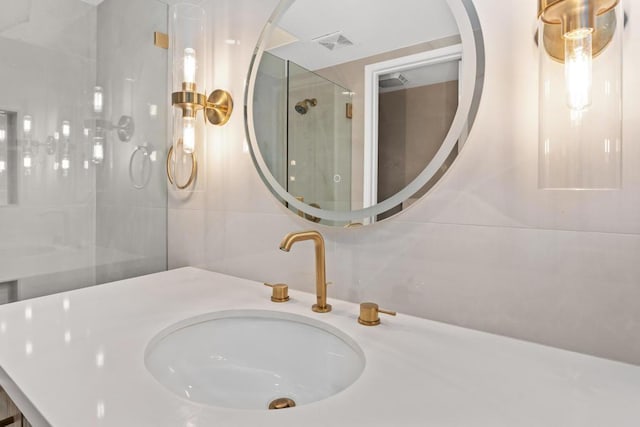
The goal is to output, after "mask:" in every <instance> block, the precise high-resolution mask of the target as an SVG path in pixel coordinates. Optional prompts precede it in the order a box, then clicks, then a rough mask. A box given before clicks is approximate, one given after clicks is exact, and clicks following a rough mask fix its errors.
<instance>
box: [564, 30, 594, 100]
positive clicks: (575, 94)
mask: <svg viewBox="0 0 640 427" xmlns="http://www.w3.org/2000/svg"><path fill="white" fill-rule="evenodd" d="M592 32H593V30H591V29H590V28H581V29H579V30H575V31H571V32H569V33H567V34H565V35H564V52H565V54H564V55H565V56H564V78H565V85H566V91H567V104H568V105H569V107H570V108H571V109H572V110H574V111H581V110H584V109H585V108H587V107H588V106H589V105H591V86H592V81H593V56H592V43H593V42H592Z"/></svg>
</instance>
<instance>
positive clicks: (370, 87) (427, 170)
mask: <svg viewBox="0 0 640 427" xmlns="http://www.w3.org/2000/svg"><path fill="white" fill-rule="evenodd" d="M483 75H484V48H483V41H482V33H481V30H480V26H479V22H478V17H477V15H476V12H475V9H474V7H473V3H472V1H471V0H430V1H421V0H395V1H393V2H389V1H387V0H282V1H281V2H280V4H279V5H278V7H277V8H276V10H275V12H274V13H273V15H272V16H271V18H270V20H269V22H267V25H266V26H265V29H264V31H263V33H262V36H261V38H260V41H259V43H258V46H257V48H256V52H255V55H254V58H253V61H252V64H251V68H250V71H249V79H248V83H247V90H246V98H245V111H246V127H247V129H246V130H247V135H248V138H249V140H250V147H251V154H252V158H253V161H254V163H255V165H256V167H257V169H258V172H259V174H260V176H261V178H262V179H263V181H264V182H265V184H266V185H267V186H268V187H269V189H270V190H271V192H272V193H273V194H274V195H275V196H276V197H277V198H278V199H279V200H280V201H281V202H282V203H283V204H284V205H285V206H286V207H288V208H289V209H290V210H291V211H293V212H294V213H296V214H298V215H300V216H301V217H304V218H306V219H308V220H309V221H313V222H319V223H321V224H326V225H335V226H353V225H360V224H362V225H366V224H371V223H373V222H376V221H380V220H383V219H386V218H389V217H391V216H393V215H395V214H398V213H400V212H402V211H403V210H404V209H406V208H407V207H408V206H409V205H410V204H411V203H413V202H414V201H416V200H417V199H419V198H420V197H422V196H424V195H425V194H426V193H427V192H429V190H430V189H431V188H433V186H434V185H435V184H436V183H437V182H438V181H439V180H440V179H441V178H442V176H443V175H444V173H445V172H446V171H447V169H448V168H449V167H450V166H451V165H452V164H453V162H454V161H455V160H456V158H457V156H458V154H459V153H460V151H461V150H462V149H463V147H464V144H465V141H466V137H467V134H468V132H469V130H470V128H471V125H472V124H473V121H474V118H475V115H476V112H477V107H478V103H479V101H480V94H481V92H482V85H483Z"/></svg>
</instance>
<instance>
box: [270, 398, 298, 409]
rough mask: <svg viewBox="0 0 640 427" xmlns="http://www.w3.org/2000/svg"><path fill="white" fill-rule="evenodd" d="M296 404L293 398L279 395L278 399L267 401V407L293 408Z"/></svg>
mask: <svg viewBox="0 0 640 427" xmlns="http://www.w3.org/2000/svg"><path fill="white" fill-rule="evenodd" d="M294 406H296V402H294V401H293V399H289V398H288V397H280V398H278V399H275V400H272V401H271V403H269V409H286V408H293V407H294Z"/></svg>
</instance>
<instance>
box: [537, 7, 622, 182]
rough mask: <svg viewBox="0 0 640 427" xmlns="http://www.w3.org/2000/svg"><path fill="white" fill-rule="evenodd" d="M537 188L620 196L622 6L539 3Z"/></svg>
mask: <svg viewBox="0 0 640 427" xmlns="http://www.w3.org/2000/svg"><path fill="white" fill-rule="evenodd" d="M538 18H539V27H538V46H539V52H540V57H539V73H540V82H539V119H540V121H539V142H538V145H539V149H538V155H539V161H538V167H539V174H538V185H539V187H540V188H542V189H580V190H583V189H600V190H604V189H619V188H620V187H621V181H622V31H623V29H624V18H623V12H622V7H621V6H620V5H619V0H538Z"/></svg>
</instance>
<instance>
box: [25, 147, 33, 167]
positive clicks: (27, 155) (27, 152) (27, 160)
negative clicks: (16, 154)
mask: <svg viewBox="0 0 640 427" xmlns="http://www.w3.org/2000/svg"><path fill="white" fill-rule="evenodd" d="M32 165H33V155H32V153H31V149H29V148H25V149H24V152H23V153H22V166H23V167H24V168H25V169H31V166H32Z"/></svg>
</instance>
